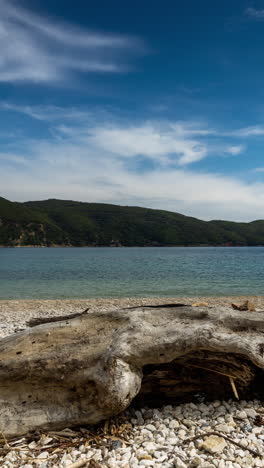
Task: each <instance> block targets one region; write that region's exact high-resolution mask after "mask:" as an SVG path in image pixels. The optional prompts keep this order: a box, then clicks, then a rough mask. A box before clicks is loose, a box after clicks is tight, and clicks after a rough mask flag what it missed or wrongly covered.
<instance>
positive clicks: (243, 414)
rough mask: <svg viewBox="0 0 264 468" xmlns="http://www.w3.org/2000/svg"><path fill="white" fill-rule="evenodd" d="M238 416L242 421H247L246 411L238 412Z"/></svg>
mask: <svg viewBox="0 0 264 468" xmlns="http://www.w3.org/2000/svg"><path fill="white" fill-rule="evenodd" d="M236 416H237V417H238V418H240V419H247V413H246V412H245V411H243V410H242V411H238V412H237V414H236Z"/></svg>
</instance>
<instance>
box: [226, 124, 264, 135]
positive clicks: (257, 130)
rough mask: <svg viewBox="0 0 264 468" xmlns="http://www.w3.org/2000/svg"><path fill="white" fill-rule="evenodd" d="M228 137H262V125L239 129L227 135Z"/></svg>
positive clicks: (263, 128) (263, 133) (263, 126)
mask: <svg viewBox="0 0 264 468" xmlns="http://www.w3.org/2000/svg"><path fill="white" fill-rule="evenodd" d="M227 135H230V136H237V137H244V138H247V137H251V136H264V125H252V126H250V127H244V128H240V129H238V130H234V131H233V132H230V133H227Z"/></svg>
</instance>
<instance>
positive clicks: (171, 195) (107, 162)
mask: <svg viewBox="0 0 264 468" xmlns="http://www.w3.org/2000/svg"><path fill="white" fill-rule="evenodd" d="M30 145H31V151H32V152H33V154H34V155H35V157H34V158H32V159H31V163H30V166H29V167H27V168H25V169H24V170H23V172H22V171H21V168H18V167H15V166H5V165H4V166H3V167H2V169H1V172H0V186H1V193H2V195H3V196H5V197H7V198H10V199H12V200H28V199H43V198H50V197H56V198H62V199H76V200H82V201H90V202H105V203H116V204H121V205H139V206H147V207H152V208H162V209H167V210H172V211H177V212H182V213H184V214H186V215H191V216H197V217H200V218H203V219H216V218H217V219H219V218H222V219H233V220H252V219H255V218H262V217H263V204H264V184H257V183H252V184H248V183H245V182H243V181H239V180H237V179H236V178H235V177H228V176H223V175H221V176H220V175H217V174H209V173H201V172H199V173H195V172H193V171H191V170H187V169H179V168H178V169H177V168H169V169H168V168H163V169H161V168H160V167H159V168H156V169H154V170H152V171H149V172H147V173H136V172H131V171H129V170H128V169H127V168H126V166H125V164H124V163H123V161H121V160H120V159H117V158H116V157H114V156H113V157H111V156H110V155H109V153H108V152H107V153H106V152H103V151H102V150H99V149H98V148H91V147H87V145H84V144H80V143H77V142H75V144H71V145H69V144H68V143H66V142H56V143H55V142H54V143H48V142H35V143H34V142H31V143H30Z"/></svg>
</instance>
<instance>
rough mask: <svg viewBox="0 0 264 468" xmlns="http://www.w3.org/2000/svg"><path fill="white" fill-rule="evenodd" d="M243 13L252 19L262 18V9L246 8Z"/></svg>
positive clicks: (263, 16)
mask: <svg viewBox="0 0 264 468" xmlns="http://www.w3.org/2000/svg"><path fill="white" fill-rule="evenodd" d="M245 13H246V15H247V16H248V17H250V18H253V19H257V20H258V19H259V20H263V19H264V10H263V9H261V10H257V9H256V8H247V9H246V10H245Z"/></svg>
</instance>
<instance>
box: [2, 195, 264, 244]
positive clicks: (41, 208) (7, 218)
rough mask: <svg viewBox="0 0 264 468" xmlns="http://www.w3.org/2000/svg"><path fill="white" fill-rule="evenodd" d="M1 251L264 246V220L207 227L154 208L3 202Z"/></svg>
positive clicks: (70, 202)
mask: <svg viewBox="0 0 264 468" xmlns="http://www.w3.org/2000/svg"><path fill="white" fill-rule="evenodd" d="M0 245H2V246H26V245H31V246H55V245H66V246H110V245H112V246H117V245H122V246H173V245H176V246H180V245H183V246H184V245H186V246H191V245H193V246H197V245H235V246H237V245H264V220H260V221H253V222H251V223H235V222H229V221H201V220H199V219H196V218H192V217H188V216H184V215H182V214H178V213H173V212H169V211H163V210H153V209H149V208H139V207H130V206H118V205H110V204H102V203H82V202H75V201H64V200H53V199H51V200H45V201H36V202H34V201H33V202H26V203H17V202H10V201H8V200H6V199H4V198H0Z"/></svg>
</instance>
